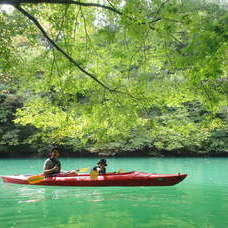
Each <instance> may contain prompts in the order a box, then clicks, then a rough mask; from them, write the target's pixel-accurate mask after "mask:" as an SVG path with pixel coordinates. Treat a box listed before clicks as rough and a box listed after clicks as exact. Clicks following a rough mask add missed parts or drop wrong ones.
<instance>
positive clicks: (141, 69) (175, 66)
mask: <svg viewBox="0 0 228 228" xmlns="http://www.w3.org/2000/svg"><path fill="white" fill-rule="evenodd" d="M108 2H109V4H110V6H112V7H115V8H116V9H118V11H119V12H121V14H118V13H115V12H113V11H110V10H104V9H101V8H94V7H83V6H75V5H64V6H62V5H53V4H50V5H45V4H42V5H38V6H35V7H34V6H30V5H28V6H26V7H25V9H26V10H27V11H28V12H29V13H31V14H32V15H34V16H35V17H36V18H37V19H38V20H39V21H40V23H41V24H42V26H43V27H44V28H45V29H46V31H47V32H48V34H49V35H50V37H51V38H52V39H53V40H54V41H55V43H56V44H57V45H58V46H59V47H61V48H62V49H64V50H65V51H66V52H67V53H68V54H69V55H70V56H71V57H72V58H74V59H75V60H76V61H77V64H79V65H80V66H81V67H82V68H83V69H86V71H87V72H90V73H91V74H92V75H95V76H96V78H97V79H98V80H100V81H102V82H104V83H105V85H108V87H109V88H110V90H106V89H105V88H103V87H101V86H100V85H99V84H97V83H96V82H95V81H94V80H92V79H91V78H90V77H88V75H86V74H84V73H83V72H82V71H81V70H80V69H78V68H76V67H75V66H74V65H73V64H72V63H70V62H69V61H68V60H67V59H66V58H65V57H64V56H63V55H62V54H61V53H59V52H58V51H57V50H56V49H55V48H54V47H53V46H52V45H50V44H49V43H48V42H47V41H46V39H44V37H42V36H41V35H40V34H39V32H38V30H36V29H35V26H33V25H32V24H31V23H30V22H29V21H28V20H27V19H26V18H24V17H23V16H22V15H20V14H18V13H17V12H15V11H14V12H13V13H12V14H10V15H7V14H2V15H0V26H1V25H4V29H3V30H4V33H1V35H0V41H1V40H2V41H3V42H2V43H1V42H0V43H1V45H2V46H1V49H2V50H3V51H2V53H1V54H0V55H1V58H2V57H3V58H4V59H5V60H6V61H5V62H3V64H2V65H0V72H3V73H7V74H9V75H11V77H13V78H14V79H15V80H16V82H17V87H18V95H20V96H22V97H24V101H23V103H24V105H23V107H22V108H20V109H18V110H17V112H16V116H17V118H16V120H15V123H17V124H21V125H32V126H34V127H36V128H37V129H40V131H39V133H38V134H37V135H36V136H35V137H34V136H33V137H32V138H30V140H36V137H37V138H39V139H41V140H42V141H43V142H45V143H59V144H67V145H73V146H74V147H77V148H98V149H99V148H116V149H122V150H132V149H143V148H145V147H149V148H152V149H155V150H159V151H160V150H166V151H173V150H188V151H193V152H194V151H198V150H200V151H205V152H210V151H214V150H216V151H217V150H221V151H226V145H227V144H226V143H225V141H226V140H227V135H226V134H225V133H224V132H226V130H227V119H226V118H220V117H218V113H219V112H223V111H222V110H223V109H224V108H225V107H226V106H227V94H228V84H227V83H228V80H227V70H228V68H227V65H228V64H227V59H228V52H227V50H228V49H227V46H228V43H227V38H228V34H227V31H228V27H227V26H228V13H227V9H226V8H225V7H223V6H219V5H218V4H214V3H208V2H207V1H202V0H201V1H193V0H192V1H189V0H188V1H187V0H182V1H179V0H174V1H161V0H153V1H146V0H140V1H136V0H131V1H115V0H110V1H108ZM17 25H18V26H17ZM19 25H24V26H22V27H21V26H19ZM1 27H2V26H1ZM8 43H10V45H8ZM22 66H23V67H22ZM6 113H7V111H6V109H5V108H4V110H3V111H2V112H1V116H2V120H3V121H4V116H6V115H7V114H6ZM223 113H224V112H223ZM225 115H227V113H226V114H225ZM11 133H12V134H11ZM11 133H10V135H17V132H15V131H14V132H11ZM220 135H222V136H221V137H220ZM7 137H8V139H9V141H12V142H13V141H15V140H14V139H15V137H13V136H12V137H13V138H14V139H13V138H12V137H11V136H7V135H5V138H7ZM10 137H11V138H10ZM11 139H12V140H11ZM29 142H30V143H32V141H29ZM216 148H217V149H216ZM218 148H219V149H218Z"/></svg>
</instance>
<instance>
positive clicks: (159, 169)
mask: <svg viewBox="0 0 228 228" xmlns="http://www.w3.org/2000/svg"><path fill="white" fill-rule="evenodd" d="M61 161H62V166H63V168H64V169H65V170H72V169H76V168H84V167H93V166H94V165H95V164H96V161H97V160H96V159H85V158H84V159H61ZM42 163H43V160H41V159H0V175H9V174H37V173H40V172H41V170H42ZM108 164H109V166H108V169H109V170H108V171H114V170H118V169H120V168H121V169H124V170H126V171H130V170H137V171H144V172H153V173H178V172H181V173H187V174H188V175H189V176H188V177H187V179H185V180H184V181H183V182H181V183H180V184H178V185H176V186H171V187H101V188H96V187H90V188H89V187H86V188H79V187H51V186H49V187H48V186H28V185H14V184H6V183H3V182H2V181H0V228H30V227H31V228H38V227H39V228H63V227H64V228H75V227H76V228H84V227H88V228H93V227H94V228H97V227H99V228H112V227H116V228H122V227H123V228H125V227H130V228H131V227H136V228H138V227H139V228H140V227H181V228H188V227H199V228H204V227H205V228H212V227H216V228H217V227H218V228H220V227H221V228H225V227H228V215H227V214H228V159H227V158H207V159H204V158H112V159H108Z"/></svg>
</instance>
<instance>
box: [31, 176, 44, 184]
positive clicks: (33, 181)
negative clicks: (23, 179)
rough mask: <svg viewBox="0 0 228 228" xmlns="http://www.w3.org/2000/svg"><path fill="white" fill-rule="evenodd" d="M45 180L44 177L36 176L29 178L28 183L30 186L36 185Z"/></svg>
mask: <svg viewBox="0 0 228 228" xmlns="http://www.w3.org/2000/svg"><path fill="white" fill-rule="evenodd" d="M44 178H45V177H44V176H40V175H36V176H32V177H29V178H28V182H29V184H36V183H39V182H41V181H42V180H43V179H44Z"/></svg>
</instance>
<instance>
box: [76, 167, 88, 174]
mask: <svg viewBox="0 0 228 228" xmlns="http://www.w3.org/2000/svg"><path fill="white" fill-rule="evenodd" d="M78 171H79V172H82V173H83V172H88V171H89V168H81V169H79V170H78Z"/></svg>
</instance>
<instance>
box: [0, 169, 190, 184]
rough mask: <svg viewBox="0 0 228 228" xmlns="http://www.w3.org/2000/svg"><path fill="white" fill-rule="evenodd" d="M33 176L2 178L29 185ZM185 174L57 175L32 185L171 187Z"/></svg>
mask: <svg viewBox="0 0 228 228" xmlns="http://www.w3.org/2000/svg"><path fill="white" fill-rule="evenodd" d="M31 176H33V175H15V176H2V177H1V178H2V179H3V181H4V182H6V183H14V184H30V183H29V182H28V178H29V177H31ZM186 176H187V174H153V173H143V172H135V171H132V172H127V173H107V174H103V175H99V176H98V177H97V178H96V179H95V180H94V179H91V177H90V175H89V174H78V175H75V174H70V175H69V174H67V175H66V174H58V175H56V176H53V177H46V178H45V179H43V180H42V181H40V182H39V183H35V184H33V185H47V186H80V187H102V186H172V185H175V184H178V183H179V182H181V181H183V180H184V179H185V178H186Z"/></svg>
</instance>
